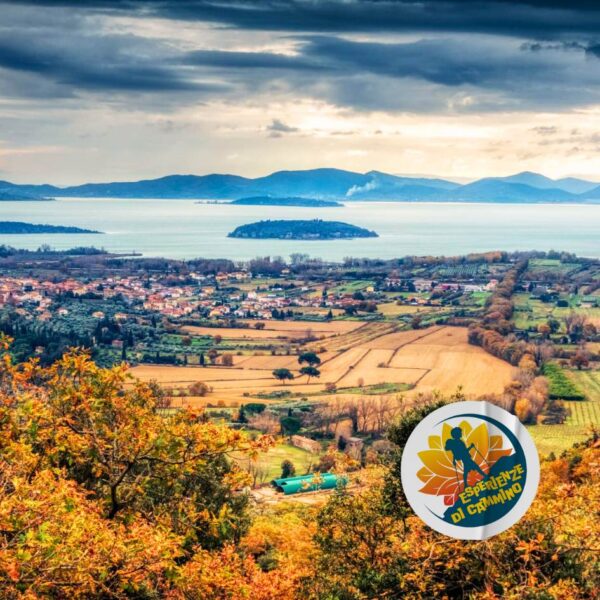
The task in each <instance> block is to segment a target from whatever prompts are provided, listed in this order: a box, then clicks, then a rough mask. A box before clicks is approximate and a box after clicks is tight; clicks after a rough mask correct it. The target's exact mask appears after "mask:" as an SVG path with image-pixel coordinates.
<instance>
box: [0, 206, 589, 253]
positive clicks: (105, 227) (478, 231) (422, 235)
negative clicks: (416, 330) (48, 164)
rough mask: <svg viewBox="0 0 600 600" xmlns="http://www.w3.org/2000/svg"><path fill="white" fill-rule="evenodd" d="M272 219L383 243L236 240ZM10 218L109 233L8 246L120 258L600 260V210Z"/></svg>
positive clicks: (12, 211) (198, 209)
mask: <svg viewBox="0 0 600 600" xmlns="http://www.w3.org/2000/svg"><path fill="white" fill-rule="evenodd" d="M267 218H269V219H313V218H320V219H324V220H336V221H344V222H347V223H352V224H353V225H358V226H360V227H366V228H367V229H373V230H374V231H376V232H377V233H378V234H379V236H380V237H379V238H367V239H355V240H335V241H298V240H241V239H230V238H227V234H228V233H229V232H230V231H232V230H233V229H234V228H235V227H237V226H238V225H243V224H244V223H251V222H254V221H258V220H261V219H267ZM0 220H2V221H25V222H28V223H44V224H50V225H73V226H76V227H84V228H89V229H96V230H100V231H103V232H105V233H106V234H105V235H90V234H86V235H65V234H51V235H48V234H35V235H0V244H7V245H10V246H14V247H16V248H30V249H34V248H37V247H38V246H40V245H41V244H50V245H51V246H52V247H53V248H56V249H66V248H72V247H74V246H90V245H94V246H96V247H104V248H106V249H107V250H110V251H113V252H132V251H135V252H140V253H142V254H143V255H144V256H163V257H169V258H182V259H185V258H194V257H207V258H230V259H234V260H245V259H249V258H253V257H256V256H283V257H287V256H289V255H290V254H291V253H292V252H302V253H306V254H310V255H311V256H313V257H320V258H323V259H326V260H334V261H340V260H342V259H343V258H344V257H347V256H354V257H368V258H394V257H401V256H405V255H458V254H465V253H468V252H481V251H486V250H532V249H535V250H551V249H556V250H565V251H570V252H575V253H576V254H579V255H581V256H589V257H596V258H598V257H600V241H599V240H600V235H599V232H600V205H551V204H510V205H509V204H460V203H424V202H423V203H407V202H397V203H396V202H394V203H392V202H356V203H348V204H346V206H344V207H342V208H300V207H273V206H229V205H227V204H208V203H207V204H197V203H195V202H194V201H193V200H129V199H128V200H114V199H89V198H85V199H80V198H65V199H60V200H57V201H56V202H0Z"/></svg>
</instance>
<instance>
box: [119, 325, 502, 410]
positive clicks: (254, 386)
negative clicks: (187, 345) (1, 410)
mask: <svg viewBox="0 0 600 600" xmlns="http://www.w3.org/2000/svg"><path fill="white" fill-rule="evenodd" d="M341 338H344V341H346V342H348V341H349V340H350V338H353V339H354V340H355V342H354V344H352V345H351V346H350V347H349V348H346V347H344V348H337V344H330V345H328V349H327V351H326V352H323V353H320V354H319V357H320V358H321V365H320V366H319V370H320V372H321V375H320V377H319V378H318V379H317V378H312V379H311V380H310V382H308V380H307V378H306V377H304V376H300V375H299V373H298V371H299V367H300V365H299V364H298V361H297V357H296V356H293V355H292V356H270V355H256V356H250V355H244V356H236V357H235V366H233V367H215V366H207V367H196V366H187V367H176V366H161V365H140V366H137V367H134V368H132V369H131V372H132V374H133V375H134V376H136V377H139V378H140V379H142V380H145V381H148V380H152V379H154V380H156V381H158V382H159V383H161V384H163V385H165V386H170V387H173V388H179V389H183V388H187V387H188V386H189V385H190V384H191V383H194V382H197V381H203V382H206V383H207V385H209V386H210V387H211V388H212V391H211V392H210V393H209V394H208V395H207V396H205V397H204V398H201V399H197V398H194V399H191V398H189V399H184V400H182V401H183V402H185V401H186V400H189V403H190V404H198V405H200V404H206V403H208V402H212V403H214V402H215V401H223V402H224V403H225V404H226V405H229V404H230V403H234V402H235V403H239V402H243V401H247V397H248V396H249V395H250V396H255V395H257V394H261V393H262V394H265V393H269V392H273V391H277V390H287V391H289V392H292V393H295V392H299V393H302V394H308V395H310V394H320V395H322V394H323V391H324V388H325V384H328V383H329V384H335V385H336V386H337V387H338V388H348V387H350V388H352V387H356V386H360V385H365V386H373V385H378V384H398V385H399V386H400V387H405V386H406V387H413V390H411V392H410V394H413V393H418V392H430V391H434V390H439V391H440V392H443V393H452V392H455V391H456V390H457V388H458V387H459V386H461V387H462V389H463V392H464V393H465V394H466V395H467V396H471V397H474V396H476V395H477V394H481V393H494V392H501V391H502V389H503V388H504V386H505V385H506V384H507V383H508V382H509V381H510V380H511V377H512V374H513V371H514V370H513V367H511V366H510V365H509V364H508V363H506V362H504V361H502V360H500V359H498V358H495V357H493V356H491V355H489V354H487V353H486V352H485V351H484V350H482V349H481V348H478V347H475V346H471V345H469V344H468V341H467V330H466V328H459V327H441V326H437V327H429V328H427V329H419V330H407V331H394V328H393V327H390V324H386V323H369V324H366V325H361V324H360V323H359V324H358V326H357V327H356V329H355V330H354V331H350V332H348V333H347V334H343V335H340V336H337V337H335V338H331V342H334V341H336V342H337V340H339V339H341ZM331 346H333V347H331ZM275 368H288V369H290V370H291V371H292V372H293V373H294V375H295V376H296V378H295V379H294V380H292V381H290V382H288V383H286V384H282V383H281V382H279V381H277V380H276V379H275V378H274V377H273V375H272V371H273V369H275Z"/></svg>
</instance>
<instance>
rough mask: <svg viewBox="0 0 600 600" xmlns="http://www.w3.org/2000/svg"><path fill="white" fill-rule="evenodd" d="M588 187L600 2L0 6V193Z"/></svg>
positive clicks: (597, 153)
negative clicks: (568, 179)
mask: <svg viewBox="0 0 600 600" xmlns="http://www.w3.org/2000/svg"><path fill="white" fill-rule="evenodd" d="M317 167H337V168H342V169H349V170H353V171H360V172H366V171H370V170H373V169H375V170H380V171H385V172H388V173H394V174H401V175H435V176H441V177H447V178H450V179H454V180H457V181H465V180H472V179H476V178H479V177H484V176H494V175H496V176H501V175H508V174H511V173H515V172H519V171H523V170H532V171H537V172H541V173H543V174H545V175H547V176H550V177H554V178H558V177H564V176H580V177H586V178H588V179H592V180H600V2H597V1H596V0H582V1H577V0H569V1H565V2H562V1H555V2H544V1H541V0H529V1H522V2H506V1H503V0H498V1H495V2H494V1H492V2H489V1H486V2H482V1H476V0H460V1H454V0H443V1H440V0H419V1H416V0H412V1H404V0H322V1H318V0H185V1H182V0H147V1H142V0H139V1H138V0H124V1H111V0H78V1H77V2H69V1H68V0H63V1H53V0H37V1H36V0H31V1H28V2H25V1H7V2H2V0H0V179H4V180H8V181H12V182H15V183H42V182H47V183H53V184H57V185H70V184H77V183H84V182H100V181H123V180H138V179H148V178H154V177H160V176H163V175H166V174H172V173H194V174H206V173H235V174H239V175H244V176H250V177H253V176H262V175H266V174H268V173H271V172H273V171H277V170H282V169H310V168H317Z"/></svg>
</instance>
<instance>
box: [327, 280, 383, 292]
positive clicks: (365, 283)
mask: <svg viewBox="0 0 600 600" xmlns="http://www.w3.org/2000/svg"><path fill="white" fill-rule="evenodd" d="M370 285H373V282H372V281H369V280H364V279H357V280H356V281H348V282H345V283H342V284H340V285H336V286H335V287H333V288H331V289H330V290H329V293H332V294H353V293H354V292H358V291H361V290H364V289H365V288H367V287H369V286H370Z"/></svg>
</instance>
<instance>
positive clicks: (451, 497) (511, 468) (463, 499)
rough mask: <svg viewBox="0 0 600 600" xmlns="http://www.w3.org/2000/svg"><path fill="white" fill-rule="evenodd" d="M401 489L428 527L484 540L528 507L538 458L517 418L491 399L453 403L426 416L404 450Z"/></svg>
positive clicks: (538, 467)
mask: <svg viewBox="0 0 600 600" xmlns="http://www.w3.org/2000/svg"><path fill="white" fill-rule="evenodd" d="M401 477H402V487H403V488H404V493H405V495H406V498H407V499H408V502H409V503H410V505H411V507H412V509H413V510H414V511H415V513H416V514H417V515H418V516H419V517H420V518H421V519H422V520H423V521H425V523H427V525H429V526H430V527H431V528H433V529H435V530H436V531H439V532H440V533H443V534H445V535H448V536H451V537H454V538H458V539H463V540H484V539H487V538H489V537H491V536H493V535H496V534H498V533H500V532H502V531H504V530H505V529H508V528H509V527H511V526H512V525H514V524H515V523H516V522H517V521H518V520H519V519H520V518H521V517H522V516H523V515H524V514H525V512H526V511H527V509H528V508H529V506H530V504H531V503H532V501H533V499H534V498H535V494H536V492H537V487H538V483H539V479H540V462H539V458H538V453H537V449H536V447H535V445H534V443H533V440H532V439H531V436H530V435H529V433H528V432H527V430H526V429H525V427H523V425H522V424H521V422H520V421H519V420H518V419H517V417H515V416H514V415H511V414H510V413H508V412H506V411H505V410H503V409H501V408H499V407H497V406H494V405H493V404H490V403H489V402H456V403H454V404H448V405H446V406H443V407H442V408H439V409H438V410H436V411H434V412H432V413H431V414H429V415H427V417H425V418H424V419H423V420H422V421H421V422H420V423H419V424H418V425H417V426H416V427H415V429H414V431H413V432H412V433H411V435H410V437H409V438H408V441H407V443H406V446H405V448H404V452H403V454H402V468H401Z"/></svg>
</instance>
